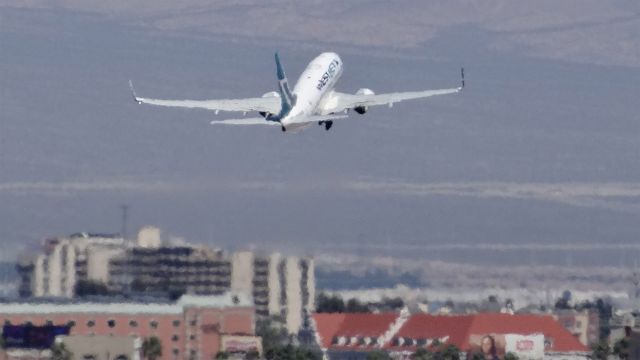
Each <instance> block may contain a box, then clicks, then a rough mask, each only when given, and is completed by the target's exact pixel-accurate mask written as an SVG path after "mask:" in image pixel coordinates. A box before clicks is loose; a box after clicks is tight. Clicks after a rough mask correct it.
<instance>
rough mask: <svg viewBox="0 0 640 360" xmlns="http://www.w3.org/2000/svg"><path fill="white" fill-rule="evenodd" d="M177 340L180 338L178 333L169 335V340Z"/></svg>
mask: <svg viewBox="0 0 640 360" xmlns="http://www.w3.org/2000/svg"><path fill="white" fill-rule="evenodd" d="M178 340H180V337H179V336H178V335H173V336H172V337H171V341H178Z"/></svg>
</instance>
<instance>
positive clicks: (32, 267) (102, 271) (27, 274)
mask: <svg viewBox="0 0 640 360" xmlns="http://www.w3.org/2000/svg"><path fill="white" fill-rule="evenodd" d="M126 246H127V242H126V241H125V240H124V239H123V238H122V237H120V236H118V235H105V234H89V233H78V234H73V235H71V236H69V237H63V238H50V239H46V240H45V241H44V243H43V253H41V254H34V255H33V257H32V258H26V259H21V260H19V261H18V263H17V264H16V267H17V270H18V273H19V275H20V278H21V284H20V288H19V293H20V295H21V296H22V297H68V298H70V297H73V296H74V291H75V286H76V283H77V282H78V281H81V280H95V281H104V280H106V279H107V278H108V261H109V259H110V258H112V257H115V256H117V255H120V254H122V253H123V252H124V250H125V248H126Z"/></svg>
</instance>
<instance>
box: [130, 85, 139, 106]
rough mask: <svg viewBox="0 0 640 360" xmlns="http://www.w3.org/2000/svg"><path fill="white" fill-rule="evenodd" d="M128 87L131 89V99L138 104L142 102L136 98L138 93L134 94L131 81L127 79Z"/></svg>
mask: <svg viewBox="0 0 640 360" xmlns="http://www.w3.org/2000/svg"><path fill="white" fill-rule="evenodd" d="M129 89H130V90H131V96H133V101H135V102H137V103H138V104H142V101H140V99H138V95H136V89H134V88H133V81H131V80H129Z"/></svg>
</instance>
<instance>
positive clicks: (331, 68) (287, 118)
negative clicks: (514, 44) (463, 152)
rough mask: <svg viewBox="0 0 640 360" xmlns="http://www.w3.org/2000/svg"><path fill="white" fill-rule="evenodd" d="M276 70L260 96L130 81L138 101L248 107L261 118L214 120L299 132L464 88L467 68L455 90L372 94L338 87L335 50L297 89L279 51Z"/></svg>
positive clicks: (216, 107) (314, 65)
mask: <svg viewBox="0 0 640 360" xmlns="http://www.w3.org/2000/svg"><path fill="white" fill-rule="evenodd" d="M275 57H276V69H277V75H278V91H277V92H276V91H273V92H268V93H266V94H264V95H262V97H259V98H249V99H235V100H231V99H227V100H160V99H149V98H143V97H138V95H136V92H135V89H134V88H133V83H132V82H131V81H129V86H130V88H131V92H132V94H133V98H134V100H135V101H136V102H137V103H138V104H151V105H160V106H173V107H185V108H201V109H207V110H213V111H215V112H216V114H217V113H218V112H220V111H239V112H244V113H245V114H246V113H247V112H250V111H256V112H258V113H260V115H261V116H262V117H257V118H242V119H232V120H214V121H211V124H213V125H275V126H280V128H281V129H282V131H295V130H301V129H303V128H306V127H308V126H309V125H311V124H313V123H318V124H319V125H324V128H325V129H326V130H329V129H330V128H331V126H332V125H333V120H336V119H344V118H347V115H346V113H347V112H348V111H349V110H350V109H353V110H354V111H355V112H357V113H358V114H364V113H365V112H367V110H368V109H369V106H375V105H388V106H389V107H391V106H393V104H394V103H397V102H400V101H403V100H410V99H419V98H425V97H429V96H434V95H446V94H453V93H457V92H460V91H461V90H462V89H463V88H464V69H462V74H461V75H462V84H461V86H460V87H457V88H452V89H440V90H425V91H413V92H399V93H389V94H377V95H376V94H374V92H373V91H371V90H370V89H366V88H363V89H360V90H358V91H357V92H356V93H355V94H354V95H352V94H345V93H340V92H337V91H334V90H333V88H334V87H335V85H336V83H337V82H338V79H340V76H341V75H342V71H343V69H344V68H343V65H342V59H340V57H339V56H338V54H336V53H332V52H326V53H322V54H320V55H319V56H318V57H316V58H315V59H313V60H312V61H311V62H310V63H309V65H308V66H307V68H306V69H305V70H304V72H303V73H302V75H300V79H298V82H297V83H296V86H295V87H294V88H293V91H291V89H290V88H289V82H288V81H287V77H286V76H285V73H284V68H283V67H282V64H281V63H280V57H279V56H278V53H276V55H275Z"/></svg>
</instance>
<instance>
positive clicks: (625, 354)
mask: <svg viewBox="0 0 640 360" xmlns="http://www.w3.org/2000/svg"><path fill="white" fill-rule="evenodd" d="M613 355H616V356H617V357H619V358H620V360H627V359H630V357H629V339H627V338H622V339H620V340H618V341H616V343H615V344H614V345H613Z"/></svg>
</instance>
